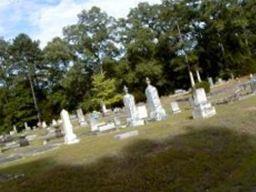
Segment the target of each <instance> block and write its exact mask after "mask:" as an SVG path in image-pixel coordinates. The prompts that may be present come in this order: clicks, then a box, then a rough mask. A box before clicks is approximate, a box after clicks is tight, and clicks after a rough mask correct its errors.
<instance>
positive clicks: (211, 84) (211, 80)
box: [208, 77, 214, 87]
mask: <svg viewBox="0 0 256 192" xmlns="http://www.w3.org/2000/svg"><path fill="white" fill-rule="evenodd" d="M208 83H209V85H210V87H213V86H214V83H213V79H212V77H208Z"/></svg>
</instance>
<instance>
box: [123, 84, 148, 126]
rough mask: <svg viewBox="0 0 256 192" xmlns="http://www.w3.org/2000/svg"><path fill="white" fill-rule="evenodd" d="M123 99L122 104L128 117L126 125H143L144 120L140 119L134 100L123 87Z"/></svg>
mask: <svg viewBox="0 0 256 192" xmlns="http://www.w3.org/2000/svg"><path fill="white" fill-rule="evenodd" d="M124 92H125V95H124V98H123V103H124V106H125V110H126V113H127V115H128V118H127V122H128V125H130V126H132V127H136V126H140V125H144V120H142V119H140V117H139V113H138V110H137V107H136V104H135V99H134V96H133V95H132V94H129V93H128V88H127V87H126V86H124Z"/></svg>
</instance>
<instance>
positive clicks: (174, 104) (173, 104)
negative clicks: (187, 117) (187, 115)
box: [171, 101, 181, 114]
mask: <svg viewBox="0 0 256 192" xmlns="http://www.w3.org/2000/svg"><path fill="white" fill-rule="evenodd" d="M171 110H172V113H173V114H177V113H180V112H181V110H180V107H179V104H178V102H177V101H173V102H171Z"/></svg>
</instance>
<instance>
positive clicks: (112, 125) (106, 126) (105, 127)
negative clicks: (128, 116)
mask: <svg viewBox="0 0 256 192" xmlns="http://www.w3.org/2000/svg"><path fill="white" fill-rule="evenodd" d="M115 128H116V126H115V123H106V124H102V125H98V131H99V132H105V131H110V130H113V129H115Z"/></svg>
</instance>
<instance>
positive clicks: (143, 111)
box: [137, 105, 148, 119]
mask: <svg viewBox="0 0 256 192" xmlns="http://www.w3.org/2000/svg"><path fill="white" fill-rule="evenodd" d="M137 110H138V114H139V118H140V119H147V118H148V111H147V107H146V105H139V106H137Z"/></svg>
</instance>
